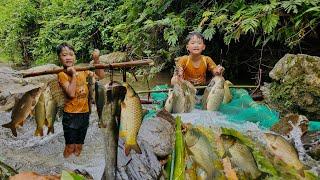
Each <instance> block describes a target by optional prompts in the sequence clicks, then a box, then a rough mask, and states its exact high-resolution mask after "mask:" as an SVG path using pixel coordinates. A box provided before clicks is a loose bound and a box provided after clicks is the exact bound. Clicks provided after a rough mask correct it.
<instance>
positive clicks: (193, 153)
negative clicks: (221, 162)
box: [185, 128, 220, 179]
mask: <svg viewBox="0 0 320 180" xmlns="http://www.w3.org/2000/svg"><path fill="white" fill-rule="evenodd" d="M185 142H186V145H187V149H188V151H189V152H190V157H191V158H192V159H193V161H194V162H196V164H197V165H198V166H200V167H201V168H202V169H203V170H205V172H206V178H205V179H214V178H215V177H217V176H218V175H220V174H219V173H218V171H216V170H215V169H214V168H213V167H214V162H215V160H216V159H218V156H217V154H216V153H215V152H214V151H213V147H212V146H211V143H210V141H209V140H208V138H207V137H206V136H205V135H204V134H202V133H201V132H200V131H199V130H198V129H196V128H191V129H189V130H188V131H187V133H186V134H185Z"/></svg>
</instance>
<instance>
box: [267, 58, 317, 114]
mask: <svg viewBox="0 0 320 180" xmlns="http://www.w3.org/2000/svg"><path fill="white" fill-rule="evenodd" d="M269 76H270V77H271V78H272V79H273V80H274V82H272V83H270V84H265V85H264V87H262V88H261V90H262V92H263V95H264V97H265V100H266V102H267V103H268V104H269V105H270V106H271V107H273V108H276V109H278V110H279V111H281V112H284V113H288V112H294V113H299V114H305V115H307V117H308V118H309V119H320V111H319V107H320V91H319V89H320V57H317V56H309V55H305V54H298V55H293V54H287V55H285V56H284V57H283V58H281V59H280V60H279V61H278V62H277V63H276V65H275V66H274V68H273V69H272V70H271V71H270V73H269Z"/></svg>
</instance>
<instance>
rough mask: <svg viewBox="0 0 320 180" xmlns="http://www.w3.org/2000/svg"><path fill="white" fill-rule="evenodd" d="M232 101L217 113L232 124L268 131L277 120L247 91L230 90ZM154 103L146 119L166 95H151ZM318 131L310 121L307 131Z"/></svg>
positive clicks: (158, 88) (277, 114) (273, 114)
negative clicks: (253, 124) (254, 125)
mask: <svg viewBox="0 0 320 180" xmlns="http://www.w3.org/2000/svg"><path fill="white" fill-rule="evenodd" d="M167 88H168V86H167V85H159V86H155V87H154V88H153V90H163V89H167ZM230 91H231V94H232V97H233V98H232V101H231V102H229V103H227V104H221V105H220V108H219V112H221V113H222V114H224V115H225V117H226V119H227V120H228V121H230V122H234V123H245V122H252V123H256V124H258V125H259V126H260V128H263V129H269V128H271V126H273V125H274V124H275V123H277V122H278V120H279V115H280V114H279V113H278V112H277V111H275V110H273V109H270V108H269V107H268V106H266V105H264V104H260V103H258V102H255V101H253V99H252V98H251V96H250V95H249V93H248V91H247V90H245V89H241V88H230ZM151 97H152V99H153V101H154V102H155V104H156V105H155V106H154V108H153V109H151V110H149V113H148V114H147V115H146V117H145V118H146V119H149V118H151V117H153V116H155V114H156V113H155V112H156V111H157V110H159V109H161V108H163V106H164V104H165V101H166V99H167V97H168V95H167V93H164V92H161V93H151ZM195 108H197V109H202V106H201V104H199V103H198V104H196V107H195ZM316 130H320V122H316V121H310V123H309V131H316Z"/></svg>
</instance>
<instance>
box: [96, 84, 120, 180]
mask: <svg viewBox="0 0 320 180" xmlns="http://www.w3.org/2000/svg"><path fill="white" fill-rule="evenodd" d="M96 87H97V88H98V91H97V92H99V93H98V96H97V100H96V103H98V104H100V103H102V100H101V99H102V98H100V97H99V96H102V95H104V96H105V97H104V98H103V101H104V105H103V106H102V107H99V108H102V111H101V116H100V117H99V118H100V127H101V131H102V133H103V135H104V142H105V151H106V152H105V163H106V166H105V176H106V179H115V177H116V167H117V148H118V134H119V123H118V122H117V117H118V116H120V113H119V112H117V111H119V110H120V100H123V98H124V95H125V91H126V89H125V87H124V86H122V85H121V84H120V83H118V82H110V83H109V84H107V85H106V86H105V87H104V86H102V85H101V84H97V86H96ZM120 91H121V92H120ZM118 106H119V107H118Z"/></svg>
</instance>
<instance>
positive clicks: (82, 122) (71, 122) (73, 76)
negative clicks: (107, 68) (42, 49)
mask: <svg viewBox="0 0 320 180" xmlns="http://www.w3.org/2000/svg"><path fill="white" fill-rule="evenodd" d="M57 55H58V58H59V60H60V62H61V64H62V65H63V67H64V68H65V69H66V71H65V72H60V73H59V74H58V81H59V84H60V86H61V87H62V89H63V91H64V93H65V95H66V99H65V104H64V109H63V111H64V112H63V119H62V125H63V131H64V138H65V143H66V146H65V149H64V152H63V156H64V157H65V158H68V157H69V156H70V155H71V154H73V153H74V154H75V155H76V156H80V154H81V151H82V145H83V144H84V139H85V137H86V133H87V129H88V126H89V115H90V112H89V106H90V104H89V100H88V96H89V90H88V85H87V77H88V76H94V75H96V76H97V77H98V78H101V79H102V78H104V70H103V69H97V70H95V74H94V73H92V72H90V71H78V72H77V71H76V70H75V68H74V65H75V59H76V56H75V51H74V48H73V47H72V46H71V45H69V44H67V43H62V44H60V45H59V46H58V47H57ZM92 56H93V60H94V63H95V64H98V63H99V54H98V52H97V51H95V52H94V53H93V54H92Z"/></svg>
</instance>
